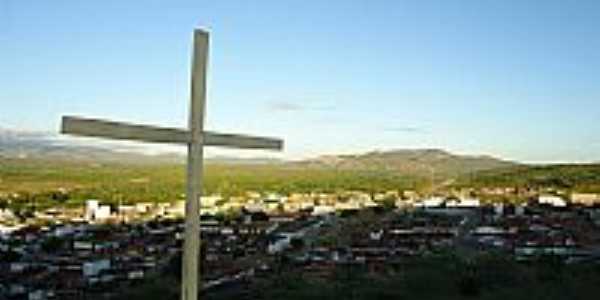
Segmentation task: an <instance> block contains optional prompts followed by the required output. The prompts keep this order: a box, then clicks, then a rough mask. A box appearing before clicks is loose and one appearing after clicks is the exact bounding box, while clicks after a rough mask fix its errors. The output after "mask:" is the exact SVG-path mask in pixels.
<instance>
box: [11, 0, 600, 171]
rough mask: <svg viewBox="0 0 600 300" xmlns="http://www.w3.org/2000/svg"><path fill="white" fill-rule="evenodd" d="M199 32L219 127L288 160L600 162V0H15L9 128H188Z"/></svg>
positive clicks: (210, 122) (212, 116) (214, 123)
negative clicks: (280, 150)
mask: <svg viewBox="0 0 600 300" xmlns="http://www.w3.org/2000/svg"><path fill="white" fill-rule="evenodd" d="M196 27H203V28H207V29H209V30H210V32H211V52H210V75H209V98H208V112H207V127H208V128H210V129H212V130H219V131H231V132H245V133H251V134H261V135H270V136H280V137H284V138H285V140H286V143H287V149H286V152H285V153H284V154H283V157H287V158H300V157H309V156H315V155H320V154H334V153H353V152H363V151H369V150H375V149H395V148H425V147H426V148H443V149H447V150H449V151H453V152H457V153H465V154H490V155H495V156H499V157H502V158H507V159H514V160H520V161H529V162H550V161H551V162H556V161H563V162H564V161H600V135H599V134H598V133H599V132H600V122H599V120H600V84H598V83H599V82H600V81H599V80H600V1H583V0H580V1H566V0H565V1H520V0H519V1H485V0H482V1H475V0H473V1H308V0H304V1H291V0H290V1H158V0H157V1H60V0H54V1H29V0H0V104H1V106H0V127H8V128H16V129H27V130H44V131H57V128H58V121H59V119H60V116H61V115H63V114H80V115H86V116H94V117H102V118H109V119H114V120H123V121H131V122H141V123H150V124H157V125H165V126H185V125H186V124H187V123H186V122H187V121H186V119H187V109H188V97H189V86H188V85H189V66H190V56H191V37H192V30H193V29H194V28H196ZM211 151H212V152H213V153H220V152H216V151H214V150H211ZM253 155H255V154H253Z"/></svg>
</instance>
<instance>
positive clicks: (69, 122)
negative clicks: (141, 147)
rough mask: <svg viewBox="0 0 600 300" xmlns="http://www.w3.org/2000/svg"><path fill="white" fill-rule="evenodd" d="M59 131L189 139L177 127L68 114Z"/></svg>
mask: <svg viewBox="0 0 600 300" xmlns="http://www.w3.org/2000/svg"><path fill="white" fill-rule="evenodd" d="M60 132H61V133H64V134H72V135H78V136H88V137H99V138H107V139H113V140H129V141H140V142H148V143H168V144H187V143H189V140H190V138H189V133H188V131H186V130H181V129H178V128H158V127H154V126H147V125H134V124H129V123H121V122H113V121H106V120H99V119H88V118H80V117H70V116H64V117H63V118H62V127H61V130H60Z"/></svg>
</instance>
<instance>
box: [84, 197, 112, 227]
mask: <svg viewBox="0 0 600 300" xmlns="http://www.w3.org/2000/svg"><path fill="white" fill-rule="evenodd" d="M110 216H111V214H110V206H108V205H100V201H98V200H95V199H90V200H87V201H86V202H85V219H86V220H87V221H88V222H93V221H103V220H106V219H108V218H110Z"/></svg>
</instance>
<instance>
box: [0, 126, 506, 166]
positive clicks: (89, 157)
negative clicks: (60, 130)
mask: <svg viewBox="0 0 600 300" xmlns="http://www.w3.org/2000/svg"><path fill="white" fill-rule="evenodd" d="M92 144H93V143H92ZM0 158H11V159H53V160H69V161H78V160H81V161H85V162H92V161H97V162H127V163H136V164H146V163H182V162H184V160H185V157H184V156H183V155H182V154H181V153H163V154H158V155H148V154H144V153H141V151H140V149H136V148H127V147H119V148H115V146H114V145H103V144H94V145H92V146H90V145H89V144H86V145H84V144H82V143H79V142H75V141H73V140H71V139H60V138H59V137H58V136H57V135H53V134H49V133H40V132H21V131H14V130H6V129H4V130H2V129H0ZM207 161H208V162H212V163H219V164H238V165H243V164H275V165H283V166H286V167H292V168H317V169H319V168H324V169H338V170H359V171H386V172H393V173H399V174H415V175H422V176H430V175H434V176H436V177H438V176H444V177H448V176H450V177H453V176H456V175H461V174H466V173H469V172H478V171H483V170H490V169H499V168H506V167H512V166H516V165H518V164H517V163H514V162H510V161H504V160H500V159H496V158H493V157H490V156H468V155H455V154H452V153H449V152H446V151H443V150H439V149H416V150H392V151H375V152H369V153H364V154H357V155H328V156H321V157H317V158H314V159H308V160H303V161H294V162H291V161H283V160H277V159H268V158H267V159H265V158H256V159H246V158H235V157H222V156H218V157H213V158H209V159H207Z"/></svg>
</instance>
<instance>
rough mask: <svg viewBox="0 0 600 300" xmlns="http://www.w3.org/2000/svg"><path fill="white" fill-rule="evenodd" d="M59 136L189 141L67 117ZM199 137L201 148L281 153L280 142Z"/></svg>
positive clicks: (177, 134) (178, 133)
mask: <svg viewBox="0 0 600 300" xmlns="http://www.w3.org/2000/svg"><path fill="white" fill-rule="evenodd" d="M61 133H64V134H72V135H78V136H88V137H98V138H107V139H116V140H129V141H139V142H148V143H169V144H189V143H191V141H192V139H191V136H190V132H189V131H188V130H184V129H179V128H160V127H154V126H148V125H135V124H129V123H121V122H113V121H106V120H99V119H89V118H80V117H71V116H65V117H63V119H62V127H61ZM203 134H204V141H203V145H205V146H221V147H229V148H240V149H265V150H281V149H283V141H282V140H280V139H274V138H265V137H254V136H247V135H238V134H225V133H217V132H210V131H205V132H204V133H203Z"/></svg>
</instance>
